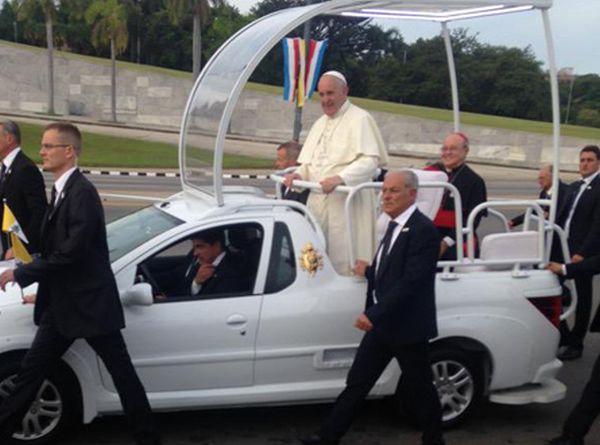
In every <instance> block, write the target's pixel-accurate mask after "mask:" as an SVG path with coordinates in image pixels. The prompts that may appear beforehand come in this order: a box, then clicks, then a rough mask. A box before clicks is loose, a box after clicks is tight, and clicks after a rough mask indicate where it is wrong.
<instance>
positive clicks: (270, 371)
mask: <svg viewBox="0 0 600 445" xmlns="http://www.w3.org/2000/svg"><path fill="white" fill-rule="evenodd" d="M314 235H315V233H314V232H313V231H312V230H310V229H309V228H307V225H306V221H304V220H302V219H301V217H300V216H299V215H293V214H292V215H288V217H287V220H286V221H285V222H283V221H281V222H280V221H277V222H276V223H275V226H274V232H273V241H272V249H271V256H270V266H269V270H268V276H267V282H266V287H265V296H264V298H263V305H262V310H261V324H260V327H259V333H258V337H257V346H256V359H255V362H256V365H255V385H256V386H257V387H259V386H262V385H264V386H265V388H267V389H268V390H269V392H270V395H271V397H272V398H273V400H274V401H277V400H280V401H292V400H311V399H312V400H318V399H324V398H333V397H335V396H336V395H337V394H338V393H339V391H340V390H341V388H342V387H343V386H344V382H345V378H346V374H347V372H348V368H349V367H350V365H351V363H352V360H353V358H354V355H355V352H356V349H357V346H358V343H359V341H360V339H361V337H362V332H361V331H359V330H357V329H356V328H354V320H355V319H356V317H357V316H358V314H360V313H361V311H362V310H363V308H364V302H365V283H364V282H360V281H358V280H356V279H355V278H354V277H342V276H340V275H338V274H336V273H335V271H334V270H333V268H332V266H331V264H330V263H329V261H328V260H327V258H326V257H325V255H324V249H323V246H322V244H321V243H320V241H319V240H318V239H317V238H316V236H314ZM311 258H312V259H313V260H314V261H311ZM319 258H320V260H319Z"/></svg>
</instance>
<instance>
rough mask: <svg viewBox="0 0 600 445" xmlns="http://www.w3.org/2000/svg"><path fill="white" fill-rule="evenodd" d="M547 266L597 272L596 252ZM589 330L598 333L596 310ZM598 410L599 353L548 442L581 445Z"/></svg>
mask: <svg viewBox="0 0 600 445" xmlns="http://www.w3.org/2000/svg"><path fill="white" fill-rule="evenodd" d="M548 269H550V270H551V271H552V272H554V273H555V274H557V275H559V276H566V277H567V278H573V277H577V276H578V275H580V274H583V275H584V276H587V275H590V274H591V275H593V274H598V273H600V251H597V252H596V254H595V255H594V256H590V257H588V258H586V259H584V260H583V261H580V262H578V263H571V264H559V263H550V264H549V265H548ZM590 331H592V332H600V311H597V312H596V316H595V317H594V320H593V321H592V324H591V325H590ZM599 413H600V355H599V356H598V358H596V362H595V363H594V368H593V369H592V374H591V375H590V379H589V380H588V382H587V384H586V385H585V388H584V389H583V392H582V393H581V398H580V399H579V402H577V405H575V407H574V408H573V410H572V411H571V413H570V414H569V417H567V420H566V421H565V423H564V425H563V432H562V434H561V435H560V436H559V437H556V438H554V439H552V440H551V441H550V442H549V445H583V438H584V437H585V436H586V434H587V433H588V432H589V430H590V428H591V427H592V424H593V423H594V420H596V417H598V414H599Z"/></svg>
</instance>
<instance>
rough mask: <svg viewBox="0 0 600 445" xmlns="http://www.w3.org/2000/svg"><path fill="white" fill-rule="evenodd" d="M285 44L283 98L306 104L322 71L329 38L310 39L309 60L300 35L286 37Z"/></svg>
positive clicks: (300, 105) (283, 43)
mask: <svg viewBox="0 0 600 445" xmlns="http://www.w3.org/2000/svg"><path fill="white" fill-rule="evenodd" d="M281 43H282V45H283V100H285V101H287V102H293V101H296V104H297V106H298V107H302V106H304V101H305V99H309V98H310V97H312V95H313V92H314V90H315V88H316V87H317V82H318V79H319V73H320V71H321V64H322V61H323V56H324V54H325V50H326V49H327V40H322V41H315V40H311V41H310V46H309V50H308V60H306V48H305V44H304V40H303V39H300V38H298V37H294V38H285V39H283V40H282V42H281Z"/></svg>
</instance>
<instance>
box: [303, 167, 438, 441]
mask: <svg viewBox="0 0 600 445" xmlns="http://www.w3.org/2000/svg"><path fill="white" fill-rule="evenodd" d="M417 188H418V179H417V176H416V175H415V174H414V173H413V172H411V171H409V170H401V171H396V172H390V173H388V174H387V175H386V177H385V180H384V183H383V188H382V199H383V210H384V211H385V212H386V213H387V214H388V215H389V216H390V217H391V221H390V223H389V226H388V230H387V232H386V234H385V236H384V238H383V240H382V242H381V245H380V246H379V248H378V250H377V252H376V254H375V258H374V259H373V262H372V264H371V265H370V266H368V265H367V263H366V262H365V261H361V260H359V261H357V264H356V267H355V268H354V273H355V274H357V275H359V276H366V278H367V279H368V289H367V304H366V309H365V311H364V312H363V313H362V314H360V315H359V316H358V318H357V320H356V322H355V326H356V327H357V328H358V329H361V330H363V331H365V335H364V337H363V339H362V341H361V343H360V346H359V347H358V351H357V353H356V357H355V358H354V362H353V364H352V367H351V369H350V371H349V373H348V377H347V381H346V388H345V389H344V391H343V392H342V393H341V394H340V395H339V397H338V398H337V400H336V402H335V405H334V407H333V410H332V412H331V414H330V416H329V417H328V418H327V420H326V421H325V423H324V424H323V425H322V426H321V429H320V430H319V432H318V433H317V434H313V435H311V436H308V437H303V438H301V439H300V441H301V442H302V443H304V444H337V443H338V441H339V439H340V438H341V437H342V436H343V435H344V433H345V432H346V431H347V430H348V428H349V427H350V424H351V421H352V417H353V415H354V413H355V412H356V409H357V407H358V405H359V404H360V402H362V400H363V399H364V398H365V397H366V396H367V395H368V393H369V391H370V390H371V388H372V387H373V385H374V384H375V382H376V381H377V379H378V378H379V376H380V375H381V373H382V372H383V371H384V370H385V368H386V367H387V365H388V364H389V362H390V361H391V360H392V359H393V358H395V359H396V360H398V363H399V365H400V368H401V370H402V382H403V385H402V387H403V388H404V389H405V390H406V392H407V394H404V395H405V396H406V397H407V398H408V400H410V401H411V403H412V406H413V408H414V411H415V414H416V418H417V419H418V421H419V423H420V425H421V428H422V429H423V436H422V441H423V442H422V443H423V444H424V445H442V444H444V440H443V438H442V410H441V406H440V401H439V398H438V395H437V391H436V389H435V387H434V385H433V383H432V380H433V376H432V372H431V368H430V363H429V340H430V339H431V338H433V337H435V336H436V335H437V322H436V307H435V272H436V262H437V258H438V253H439V246H440V240H439V235H438V231H437V229H436V227H435V226H434V225H433V223H432V222H431V221H430V220H429V219H428V218H427V217H426V216H425V215H423V214H422V213H421V212H420V211H419V210H418V209H417V208H416V205H415V200H416V196H417Z"/></svg>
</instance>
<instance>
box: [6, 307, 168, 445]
mask: <svg viewBox="0 0 600 445" xmlns="http://www.w3.org/2000/svg"><path fill="white" fill-rule="evenodd" d="M85 340H86V341H87V342H88V344H89V345H90V346H91V347H92V349H93V350H94V351H95V352H96V353H97V354H98V356H99V357H100V358H101V359H102V361H103V362H104V364H105V365H106V368H107V369H108V372H109V373H110V375H111V377H112V379H113V381H114V384H115V387H116V388H117V392H118V393H119V398H120V399H121V404H122V405H123V411H124V412H125V416H126V418H127V420H128V422H129V424H130V425H131V427H132V429H133V435H134V438H135V442H136V443H137V444H139V445H158V444H160V443H161V439H160V435H159V433H158V431H157V428H156V425H155V423H154V422H153V420H152V411H151V409H150V404H149V403H148V398H147V397H146V392H145V390H144V387H143V386H142V383H141V382H140V379H139V378H138V376H137V373H136V372H135V368H134V367H133V364H132V363H131V358H130V357H129V353H128V352H127V346H126V345H125V342H124V340H123V336H122V335H121V332H120V331H115V332H113V333H110V334H107V335H102V336H98V337H90V338H86V339H85ZM74 341H75V339H73V338H65V337H63V336H62V335H61V334H60V333H59V332H58V329H57V327H56V325H55V323H54V320H53V318H52V316H51V315H50V313H49V312H47V313H46V314H45V315H44V317H43V318H42V321H41V323H40V326H39V328H38V331H37V333H36V335H35V338H34V340H33V343H32V345H31V348H30V349H29V351H27V354H26V355H25V358H24V359H23V361H22V363H21V369H20V371H19V373H18V375H17V377H16V379H15V388H14V390H13V391H12V393H11V394H10V395H9V396H8V397H7V398H6V399H5V400H4V403H2V405H0V443H4V441H5V440H7V439H9V438H10V437H11V436H12V435H13V434H14V432H15V431H16V430H17V428H18V427H19V425H20V423H21V420H22V419H23V416H24V415H25V413H26V412H27V410H28V409H29V406H30V405H31V402H33V400H34V398H35V396H36V394H37V392H38V390H39V388H40V386H41V385H42V382H43V381H44V379H45V378H46V372H47V370H48V369H51V368H52V366H53V365H55V364H56V363H57V362H58V360H60V358H61V357H62V355H63V354H64V353H65V352H66V351H67V349H69V347H70V346H71V344H73V342H74Z"/></svg>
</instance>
